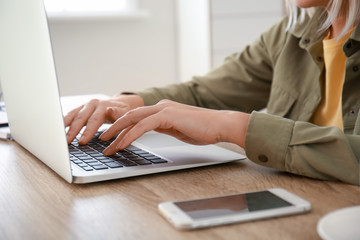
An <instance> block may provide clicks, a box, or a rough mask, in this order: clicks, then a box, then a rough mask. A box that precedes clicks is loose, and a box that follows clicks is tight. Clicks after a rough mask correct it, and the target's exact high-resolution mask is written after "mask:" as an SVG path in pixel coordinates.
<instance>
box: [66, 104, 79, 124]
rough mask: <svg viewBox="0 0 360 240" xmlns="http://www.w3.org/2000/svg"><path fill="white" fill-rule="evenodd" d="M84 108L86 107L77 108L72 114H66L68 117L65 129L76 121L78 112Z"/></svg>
mask: <svg viewBox="0 0 360 240" xmlns="http://www.w3.org/2000/svg"><path fill="white" fill-rule="evenodd" d="M83 107H84V105H82V106H80V107H77V108H75V109H73V110H71V111H70V112H68V113H67V114H66V116H65V117H64V124H65V127H68V126H69V125H70V124H71V122H72V121H73V120H74V118H75V116H76V114H78V112H79V111H80V110H81V109H82V108H83Z"/></svg>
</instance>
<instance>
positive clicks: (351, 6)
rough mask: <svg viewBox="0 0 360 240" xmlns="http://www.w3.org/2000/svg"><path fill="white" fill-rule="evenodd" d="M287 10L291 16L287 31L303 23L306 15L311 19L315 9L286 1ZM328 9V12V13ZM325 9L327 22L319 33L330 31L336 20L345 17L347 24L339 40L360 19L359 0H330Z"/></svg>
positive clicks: (320, 27) (320, 28) (290, 0)
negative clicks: (299, 6) (300, 6)
mask: <svg viewBox="0 0 360 240" xmlns="http://www.w3.org/2000/svg"><path fill="white" fill-rule="evenodd" d="M286 9H287V12H288V15H289V22H288V26H287V28H286V30H287V31H289V30H293V29H294V28H295V26H296V24H297V23H298V22H300V23H301V22H303V21H304V19H305V17H306V14H307V15H309V16H310V17H311V16H312V13H313V8H308V9H304V8H300V11H299V8H298V7H297V5H296V3H295V1H294V0H286ZM326 9H327V10H328V11H327V12H328V13H327V12H326ZM326 9H325V8H324V14H326V18H325V21H324V22H323V23H322V25H320V26H319V31H320V32H322V31H326V30H327V29H329V27H330V26H331V24H332V23H333V22H334V20H335V19H336V18H337V17H338V16H340V15H345V17H346V24H345V27H344V28H343V30H342V31H341V33H340V35H339V38H341V37H342V36H344V35H345V34H346V33H347V32H348V31H349V30H350V29H351V28H352V27H353V26H354V25H355V24H357V23H358V22H359V19H360V1H359V0H330V1H329V4H328V6H327V7H326Z"/></svg>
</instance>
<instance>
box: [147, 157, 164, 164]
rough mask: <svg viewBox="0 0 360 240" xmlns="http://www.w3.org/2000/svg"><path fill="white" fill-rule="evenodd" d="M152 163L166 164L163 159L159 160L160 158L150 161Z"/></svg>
mask: <svg viewBox="0 0 360 240" xmlns="http://www.w3.org/2000/svg"><path fill="white" fill-rule="evenodd" d="M150 161H151V162H152V163H155V164H157V163H167V162H168V161H166V160H164V159H161V158H157V159H152V160H150Z"/></svg>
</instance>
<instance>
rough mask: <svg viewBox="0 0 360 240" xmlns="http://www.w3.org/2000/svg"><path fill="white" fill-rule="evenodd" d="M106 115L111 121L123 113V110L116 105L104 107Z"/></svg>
mask: <svg viewBox="0 0 360 240" xmlns="http://www.w3.org/2000/svg"><path fill="white" fill-rule="evenodd" d="M106 115H107V118H108V119H109V121H110V122H112V123H113V122H115V121H116V120H118V119H119V118H120V117H121V116H122V115H124V110H122V109H120V108H118V107H109V108H107V109H106Z"/></svg>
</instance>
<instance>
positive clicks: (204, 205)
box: [175, 191, 293, 220]
mask: <svg viewBox="0 0 360 240" xmlns="http://www.w3.org/2000/svg"><path fill="white" fill-rule="evenodd" d="M175 205H176V206H177V207H179V208H180V209H181V210H183V211H184V212H185V213H186V214H187V215H188V216H189V217H190V218H192V219H194V220H199V219H202V218H211V217H217V216H226V215H227V216H228V215H234V214H245V213H249V212H255V211H260V210H267V209H273V208H281V207H288V206H293V205H292V204H291V203H289V202H287V201H285V200H283V199H282V198H279V197H278V196H276V195H274V194H273V193H271V192H269V191H261V192H252V193H245V194H238V195H231V196H224V197H215V198H208V199H199V200H192V201H184V202H175Z"/></svg>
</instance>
